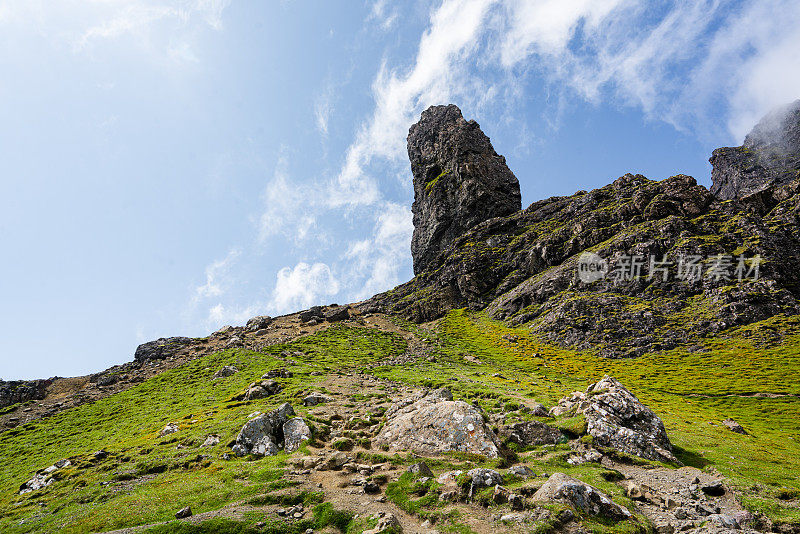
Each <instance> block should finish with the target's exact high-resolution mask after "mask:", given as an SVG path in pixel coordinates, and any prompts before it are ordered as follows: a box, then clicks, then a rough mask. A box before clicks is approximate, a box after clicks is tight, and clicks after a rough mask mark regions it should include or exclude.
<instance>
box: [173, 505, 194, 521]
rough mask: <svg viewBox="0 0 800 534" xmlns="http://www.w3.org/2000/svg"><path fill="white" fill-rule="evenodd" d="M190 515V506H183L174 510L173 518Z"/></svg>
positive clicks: (183, 517) (182, 517)
mask: <svg viewBox="0 0 800 534" xmlns="http://www.w3.org/2000/svg"><path fill="white" fill-rule="evenodd" d="M191 516H192V508H191V507H190V506H184V507H183V508H181V509H180V510H178V511H177V512H175V519H185V518H187V517H191Z"/></svg>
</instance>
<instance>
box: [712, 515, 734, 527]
mask: <svg viewBox="0 0 800 534" xmlns="http://www.w3.org/2000/svg"><path fill="white" fill-rule="evenodd" d="M708 519H709V521H713V522H714V523H716V524H717V525H719V526H721V527H723V528H727V529H731V530H739V528H740V527H739V523H738V522H737V521H736V519H734V518H733V517H731V516H729V515H725V514H711V515H710V516H708Z"/></svg>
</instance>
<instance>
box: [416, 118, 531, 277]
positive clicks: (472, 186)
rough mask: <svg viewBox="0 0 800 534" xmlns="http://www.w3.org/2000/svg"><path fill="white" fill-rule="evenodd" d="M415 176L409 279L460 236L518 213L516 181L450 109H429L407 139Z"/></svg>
mask: <svg viewBox="0 0 800 534" xmlns="http://www.w3.org/2000/svg"><path fill="white" fill-rule="evenodd" d="M408 157H409V159H410V160H411V172H412V174H413V175H414V205H413V206H412V212H413V214H414V236H413V238H412V240H411V255H412V257H413V259H414V273H415V274H419V273H421V272H423V271H425V270H427V269H429V268H430V267H432V266H434V264H435V263H436V261H437V258H439V256H440V255H441V254H442V253H445V252H446V251H447V250H448V248H449V246H450V244H451V243H452V242H453V241H454V240H455V239H456V238H457V237H458V236H460V235H461V234H463V233H464V231H465V230H468V229H470V228H472V227H473V226H475V225H476V224H479V223H481V222H483V221H486V220H489V219H492V218H494V217H502V216H504V215H511V214H512V213H514V212H517V211H519V210H520V209H521V208H522V197H521V196H520V191H519V182H518V181H517V178H516V176H514V173H512V172H511V170H510V169H509V168H508V167H507V166H506V160H505V158H504V157H503V156H500V155H498V154H497V152H495V151H494V148H493V147H492V143H491V142H490V141H489V138H488V137H486V135H485V134H484V133H483V132H482V131H481V128H480V126H478V123H477V122H475V121H474V120H471V121H466V120H464V117H462V115H461V110H460V109H458V107H456V106H454V105H452V104H451V105H449V106H431V107H430V108H428V109H427V110H426V111H424V112H423V113H422V118H421V119H420V121H419V122H418V123H416V124H414V125H413V126H412V127H411V129H410V130H409V133H408Z"/></svg>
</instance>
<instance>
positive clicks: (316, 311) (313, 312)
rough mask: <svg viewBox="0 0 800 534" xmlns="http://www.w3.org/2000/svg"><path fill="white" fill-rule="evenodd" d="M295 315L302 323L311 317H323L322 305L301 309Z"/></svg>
mask: <svg viewBox="0 0 800 534" xmlns="http://www.w3.org/2000/svg"><path fill="white" fill-rule="evenodd" d="M297 317H298V318H299V319H300V322H302V323H307V322H309V321H311V320H312V319H322V318H323V314H322V306H312V307H311V308H309V309H307V310H305V311H301V312H300V313H299V314H298V316H297Z"/></svg>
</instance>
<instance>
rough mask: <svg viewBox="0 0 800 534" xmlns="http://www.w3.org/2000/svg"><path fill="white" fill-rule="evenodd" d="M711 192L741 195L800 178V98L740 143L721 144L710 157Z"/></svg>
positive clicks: (728, 197)
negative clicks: (722, 145) (727, 145)
mask: <svg viewBox="0 0 800 534" xmlns="http://www.w3.org/2000/svg"><path fill="white" fill-rule="evenodd" d="M709 161H710V162H711V165H712V167H713V169H712V171H711V180H712V182H713V185H712V186H711V192H712V193H714V194H715V195H716V196H717V197H718V198H721V199H723V200H732V199H741V198H745V197H747V196H750V195H753V194H754V193H759V192H761V191H764V190H765V189H767V188H770V187H774V186H782V185H785V184H788V183H790V182H793V181H796V180H797V179H798V178H800V100H797V101H795V102H793V103H792V104H789V105H788V106H782V107H781V108H778V109H776V110H774V111H772V112H771V113H769V114H768V115H767V116H765V117H764V118H763V119H761V121H760V122H759V123H758V124H757V125H756V126H755V127H754V128H753V130H752V131H751V132H750V133H749V134H747V137H745V140H744V144H743V145H742V146H739V147H726V148H718V149H716V150H715V151H714V153H713V155H712V156H711V159H710V160H709Z"/></svg>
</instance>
